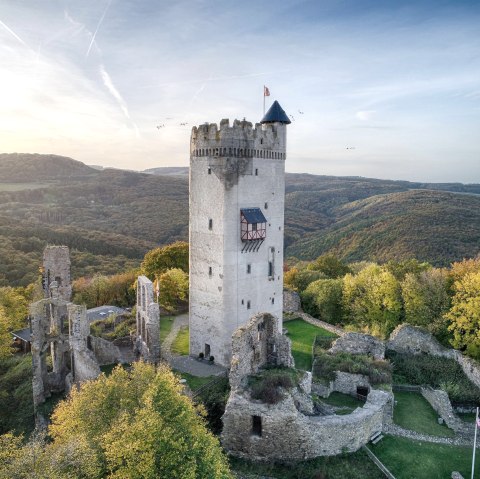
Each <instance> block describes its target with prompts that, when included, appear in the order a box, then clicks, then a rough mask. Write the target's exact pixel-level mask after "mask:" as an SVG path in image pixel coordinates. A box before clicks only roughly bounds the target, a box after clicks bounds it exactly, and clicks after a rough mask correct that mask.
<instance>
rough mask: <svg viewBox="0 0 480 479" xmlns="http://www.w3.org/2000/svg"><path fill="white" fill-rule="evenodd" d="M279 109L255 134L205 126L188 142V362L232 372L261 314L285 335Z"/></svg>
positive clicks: (283, 119)
mask: <svg viewBox="0 0 480 479" xmlns="http://www.w3.org/2000/svg"><path fill="white" fill-rule="evenodd" d="M288 123H290V121H289V119H288V117H287V115H286V114H285V112H284V111H283V110H282V108H281V107H280V105H279V104H278V103H277V102H275V103H274V104H273V105H272V107H271V108H270V110H269V111H268V112H267V114H266V115H265V117H264V118H263V120H262V121H261V123H257V124H256V125H255V127H253V126H252V124H251V123H250V122H247V121H245V120H243V121H238V120H235V121H234V123H233V125H232V126H230V124H229V121H228V120H222V121H221V122H220V126H217V125H216V124H205V125H200V126H199V127H194V128H193V129H192V134H191V139H190V354H191V355H193V356H198V355H199V353H203V354H204V355H205V356H206V357H209V356H214V358H215V361H216V362H218V363H220V364H222V365H224V366H227V367H228V366H229V364H230V358H231V353H232V350H231V348H232V346H231V343H232V333H233V332H234V331H235V330H236V329H237V328H238V327H240V326H242V325H245V324H246V323H247V322H248V320H249V318H251V317H252V316H253V315H255V314H257V313H270V314H272V315H273V316H275V317H276V318H277V321H278V328H279V330H280V331H281V327H282V302H283V298H282V295H283V290H282V285H283V234H284V232H283V228H284V203H285V159H286V128H287V124H288Z"/></svg>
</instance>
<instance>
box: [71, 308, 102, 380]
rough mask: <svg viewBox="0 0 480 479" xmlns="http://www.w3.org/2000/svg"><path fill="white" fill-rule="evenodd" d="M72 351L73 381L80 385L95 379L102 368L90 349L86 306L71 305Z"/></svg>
mask: <svg viewBox="0 0 480 479" xmlns="http://www.w3.org/2000/svg"><path fill="white" fill-rule="evenodd" d="M68 320H69V325H70V337H69V339H70V350H71V354H72V359H73V381H74V382H75V383H76V384H79V383H81V382H83V381H87V380H90V379H95V378H96V377H98V375H99V374H100V367H99V364H98V362H97V359H96V358H95V355H94V354H93V352H92V351H91V350H90V349H89V348H88V343H89V333H90V324H89V321H88V319H87V309H86V307H85V305H77V304H69V305H68Z"/></svg>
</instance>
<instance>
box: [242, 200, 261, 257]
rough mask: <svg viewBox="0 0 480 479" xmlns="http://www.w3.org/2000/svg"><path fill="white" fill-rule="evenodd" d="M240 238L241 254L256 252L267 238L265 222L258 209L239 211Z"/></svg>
mask: <svg viewBox="0 0 480 479" xmlns="http://www.w3.org/2000/svg"><path fill="white" fill-rule="evenodd" d="M240 225H241V227H240V237H241V240H242V242H243V243H244V245H243V249H242V252H244V251H245V252H253V251H258V249H259V248H260V245H261V244H262V243H263V242H264V241H265V238H266V237H267V220H266V218H265V216H264V215H263V213H262V210H261V209H260V208H244V209H241V210H240Z"/></svg>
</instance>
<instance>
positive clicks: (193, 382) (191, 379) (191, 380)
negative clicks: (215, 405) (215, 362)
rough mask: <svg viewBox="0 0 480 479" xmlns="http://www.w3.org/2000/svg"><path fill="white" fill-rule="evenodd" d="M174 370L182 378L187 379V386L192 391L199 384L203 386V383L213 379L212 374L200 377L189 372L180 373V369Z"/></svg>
mask: <svg viewBox="0 0 480 479" xmlns="http://www.w3.org/2000/svg"><path fill="white" fill-rule="evenodd" d="M175 372H176V373H177V374H179V375H180V376H181V377H182V379H185V380H186V381H187V384H188V387H189V388H190V389H191V390H192V391H195V390H196V389H198V388H199V387H200V386H203V385H204V384H206V383H208V382H210V381H211V380H212V379H213V376H207V377H206V378H201V377H198V376H192V375H191V374H188V373H182V372H180V371H175Z"/></svg>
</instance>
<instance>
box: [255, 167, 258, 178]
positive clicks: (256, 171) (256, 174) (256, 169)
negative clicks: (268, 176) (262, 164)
mask: <svg viewBox="0 0 480 479" xmlns="http://www.w3.org/2000/svg"><path fill="white" fill-rule="evenodd" d="M255 176H258V168H255Z"/></svg>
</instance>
